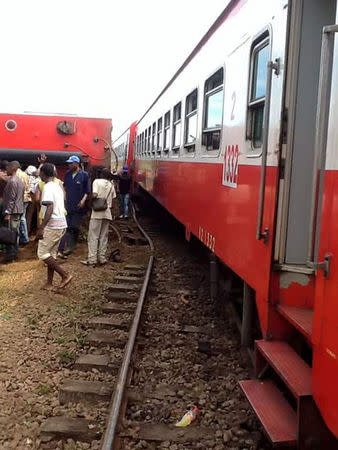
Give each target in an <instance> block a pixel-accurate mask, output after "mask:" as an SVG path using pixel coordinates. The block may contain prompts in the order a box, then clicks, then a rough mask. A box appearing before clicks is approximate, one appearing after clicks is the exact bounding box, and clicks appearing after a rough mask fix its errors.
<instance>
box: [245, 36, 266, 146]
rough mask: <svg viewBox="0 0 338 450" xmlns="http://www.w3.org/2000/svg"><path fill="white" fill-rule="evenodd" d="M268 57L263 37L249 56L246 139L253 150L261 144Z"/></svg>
mask: <svg viewBox="0 0 338 450" xmlns="http://www.w3.org/2000/svg"><path fill="white" fill-rule="evenodd" d="M269 55H270V46H269V38H268V37H267V36H266V35H265V37H264V38H263V39H261V40H260V41H259V42H258V43H257V44H256V45H255V46H254V47H253V50H252V55H251V73H250V84H251V85H250V95H249V105H248V123H247V139H249V140H251V143H252V147H253V149H258V148H260V147H261V146H262V142H263V132H264V130H263V121H264V108H265V93H266V81H267V74H268V61H269Z"/></svg>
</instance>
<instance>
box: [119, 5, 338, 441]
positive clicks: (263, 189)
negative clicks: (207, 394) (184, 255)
mask: <svg viewBox="0 0 338 450" xmlns="http://www.w3.org/2000/svg"><path fill="white" fill-rule="evenodd" d="M257 7H258V6H257V2H255V1H254V0H233V1H231V2H230V4H229V5H228V7H227V8H226V9H225V11H224V12H223V13H222V14H221V16H220V17H219V18H218V19H217V21H216V22H215V24H214V25H213V26H212V27H211V28H210V30H209V31H208V32H207V33H206V35H205V36H204V37H203V38H202V40H201V41H200V43H199V44H198V45H197V46H196V48H195V49H194V50H193V52H192V53H191V54H190V55H189V57H188V58H187V60H186V61H185V62H184V64H183V65H182V66H181V67H180V68H179V70H178V71H177V72H176V74H175V75H174V76H173V78H172V79H171V80H170V81H169V83H168V84H167V86H166V87H165V88H164V90H163V91H162V92H161V93H160V95H159V96H158V97H157V99H156V100H155V101H154V103H153V105H152V106H151V107H150V108H149V109H148V110H147V111H146V112H145V114H144V115H143V116H142V118H141V119H140V120H139V121H138V123H137V133H136V138H135V142H134V146H133V149H130V150H132V153H131V154H128V156H127V157H128V159H130V158H131V155H132V157H133V158H134V162H135V180H136V181H137V183H138V184H139V185H140V186H141V187H142V188H143V189H145V190H146V191H147V192H149V193H150V194H151V195H152V196H153V197H154V198H156V199H157V200H158V201H159V202H160V203H161V204H162V205H163V206H164V207H165V208H166V209H167V210H168V211H170V212H171V213H172V214H173V215H174V216H175V217H176V218H177V219H178V220H179V221H180V222H181V223H182V224H184V226H185V228H186V235H187V237H189V235H190V234H191V233H192V234H194V235H195V236H196V237H197V238H199V239H200V240H201V241H202V242H203V243H204V244H205V245H206V246H207V247H208V248H209V249H210V251H211V253H213V254H214V255H216V256H217V258H218V259H219V261H220V262H221V263H223V264H224V265H226V266H227V267H229V268H230V269H231V270H232V271H233V272H234V273H235V274H236V275H237V276H238V277H240V278H241V279H242V280H243V282H244V292H245V293H246V295H244V305H243V314H244V309H245V308H247V307H248V305H249V303H250V298H251V297H250V295H247V293H248V292H251V293H252V294H253V295H254V298H255V305H256V307H257V311H258V317H259V323H260V328H261V332H262V337H263V339H261V340H259V341H256V343H255V361H256V376H257V378H261V379H257V380H247V381H243V382H242V383H241V386H242V389H243V391H244V393H245V394H246V396H247V397H248V399H249V401H250V402H251V404H252V405H253V407H254V409H255V411H256V413H257V415H258V417H259V418H260V420H261V421H262V424H263V426H264V428H265V429H266V431H267V434H268V436H269V437H270V439H271V441H272V442H273V443H274V444H276V445H277V446H278V445H286V446H296V447H297V448H298V449H301V450H303V449H310V448H311V449H319V448H322V449H323V450H324V449H325V450H326V449H327V450H331V449H332V450H334V449H337V448H338V441H337V438H338V387H337V383H336V378H337V376H338V309H337V307H336V289H337V286H338V264H337V260H336V257H337V255H338V237H337V236H338V233H337V225H336V217H338V216H337V215H336V212H337V211H338V209H337V208H338V184H337V180H338V157H337V145H338V135H337V131H336V129H337V127H336V123H337V120H338V87H337V86H338V49H337V46H336V47H334V42H335V41H334V34H335V33H337V32H338V26H331V25H332V24H334V23H335V22H336V15H337V1H336V0H328V1H325V5H324V3H323V2H320V4H319V2H316V1H314V0H309V1H308V2H303V1H300V2H287V1H280V0H263V1H262V2H261V4H260V13H259V15H257ZM328 25H330V26H328ZM309 67H310V68H311V70H309ZM310 72H311V75H310ZM331 78H332V80H331ZM258 92H259V94H257V93H258ZM329 106H330V108H331V109H329ZM123 139H124V137H123V136H122V137H121V139H120V140H119V142H122V141H123ZM119 142H117V143H116V145H119ZM244 322H245V320H244V317H243V323H244ZM243 331H245V330H243ZM246 331H248V330H246ZM267 368H269V370H270V371H272V372H274V374H275V375H274V377H272V379H275V378H279V380H280V383H279V384H278V383H277V385H275V384H274V383H273V381H272V379H269V378H266V376H265V374H266V373H269V372H267V370H266V369H267ZM280 385H283V386H284V387H283V388H282V392H286V391H288V392H289V397H294V399H295V402H292V401H291V403H290V402H289V401H288V398H289V397H288V395H286V397H284V395H283V394H282V392H281V391H280V390H279V388H278V387H277V386H280Z"/></svg>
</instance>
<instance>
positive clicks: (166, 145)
mask: <svg viewBox="0 0 338 450" xmlns="http://www.w3.org/2000/svg"><path fill="white" fill-rule="evenodd" d="M169 142H170V111H168V112H167V113H165V115H164V143H163V151H164V152H168V151H169Z"/></svg>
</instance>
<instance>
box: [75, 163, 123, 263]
mask: <svg viewBox="0 0 338 450" xmlns="http://www.w3.org/2000/svg"><path fill="white" fill-rule="evenodd" d="M111 178H112V175H111V173H110V172H109V170H108V169H106V168H103V169H102V170H101V171H100V172H99V175H98V178H96V179H95V180H94V182H93V189H92V197H93V205H92V213H91V216H90V222H89V231H88V260H87V261H81V263H82V264H85V265H86V266H92V267H95V266H96V265H97V264H100V265H103V264H106V262H107V259H106V252H107V247H108V232H109V223H110V221H111V220H112V215H111V207H112V203H113V198H115V197H116V192H115V188H114V184H113V183H112V181H111ZM95 199H100V200H101V202H102V200H103V201H104V200H105V203H106V206H107V207H106V208H105V209H102V210H100V211H95Z"/></svg>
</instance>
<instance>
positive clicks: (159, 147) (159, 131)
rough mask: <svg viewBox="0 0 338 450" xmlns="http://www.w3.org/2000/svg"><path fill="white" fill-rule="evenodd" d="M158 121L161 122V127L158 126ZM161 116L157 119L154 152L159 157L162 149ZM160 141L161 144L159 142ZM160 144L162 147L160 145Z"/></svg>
mask: <svg viewBox="0 0 338 450" xmlns="http://www.w3.org/2000/svg"><path fill="white" fill-rule="evenodd" d="M160 121H161V126H159V125H160ZM163 123H164V121H163V116H161V117H159V118H158V119H157V141H156V152H157V155H158V156H160V155H161V153H162V150H163V149H162V147H163ZM161 140H162V142H161ZM160 144H162V145H160Z"/></svg>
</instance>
